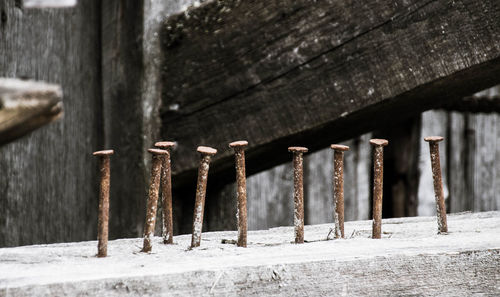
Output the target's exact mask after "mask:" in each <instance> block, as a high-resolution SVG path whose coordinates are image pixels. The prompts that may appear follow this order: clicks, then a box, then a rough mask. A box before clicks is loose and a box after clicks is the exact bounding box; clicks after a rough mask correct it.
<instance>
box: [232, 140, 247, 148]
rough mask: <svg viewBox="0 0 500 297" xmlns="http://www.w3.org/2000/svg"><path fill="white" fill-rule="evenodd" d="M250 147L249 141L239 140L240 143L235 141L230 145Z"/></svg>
mask: <svg viewBox="0 0 500 297" xmlns="http://www.w3.org/2000/svg"><path fill="white" fill-rule="evenodd" d="M247 145H248V141H246V140H238V141H233V142H231V143H230V144H229V146H230V147H233V148H235V147H245V146H247Z"/></svg>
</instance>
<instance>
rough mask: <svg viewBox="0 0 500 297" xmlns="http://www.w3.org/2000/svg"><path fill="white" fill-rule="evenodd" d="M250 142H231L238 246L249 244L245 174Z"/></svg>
mask: <svg viewBox="0 0 500 297" xmlns="http://www.w3.org/2000/svg"><path fill="white" fill-rule="evenodd" d="M247 145H248V142H247V141H245V140H241V141H235V142H231V143H230V144H229V146H230V147H232V148H233V149H234V157H235V161H236V184H237V196H238V200H237V201H238V203H237V208H238V210H237V213H236V219H237V220H238V243H237V245H238V246H241V247H246V246H247V181H246V174H245V147H246V146H247Z"/></svg>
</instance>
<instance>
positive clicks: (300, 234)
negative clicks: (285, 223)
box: [288, 147, 307, 243]
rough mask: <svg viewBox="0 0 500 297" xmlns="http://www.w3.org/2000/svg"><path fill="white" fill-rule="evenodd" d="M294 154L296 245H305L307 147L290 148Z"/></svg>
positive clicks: (294, 223)
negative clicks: (304, 162)
mask: <svg viewBox="0 0 500 297" xmlns="http://www.w3.org/2000/svg"><path fill="white" fill-rule="evenodd" d="M288 151H289V152H293V205H294V212H293V225H294V226H295V243H304V168H303V154H304V153H306V152H307V148H305V147H289V148H288Z"/></svg>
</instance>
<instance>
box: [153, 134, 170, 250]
mask: <svg viewBox="0 0 500 297" xmlns="http://www.w3.org/2000/svg"><path fill="white" fill-rule="evenodd" d="M155 146H156V147H159V148H161V149H163V150H165V151H166V152H167V153H166V154H165V155H163V162H162V166H161V199H162V206H163V224H162V228H161V234H162V236H163V243H165V244H173V243H174V223H173V217H172V170H171V165H170V150H171V149H172V148H173V147H174V146H175V142H172V141H160V142H157V143H155Z"/></svg>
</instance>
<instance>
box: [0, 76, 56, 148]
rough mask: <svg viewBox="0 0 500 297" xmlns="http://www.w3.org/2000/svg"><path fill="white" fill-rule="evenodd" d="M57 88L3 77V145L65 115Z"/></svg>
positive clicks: (0, 90)
mask: <svg viewBox="0 0 500 297" xmlns="http://www.w3.org/2000/svg"><path fill="white" fill-rule="evenodd" d="M62 112H63V111H62V91H61V87H60V86H58V85H53V84H47V83H43V82H35V81H24V80H19V79H9V78H0V145H2V144H5V143H8V142H10V141H12V140H14V139H17V138H19V137H21V136H24V135H25V134H27V133H29V132H31V131H33V130H35V129H37V128H39V127H41V126H43V125H45V124H47V123H50V122H52V121H55V120H56V119H58V118H59V117H61V116H62Z"/></svg>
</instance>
